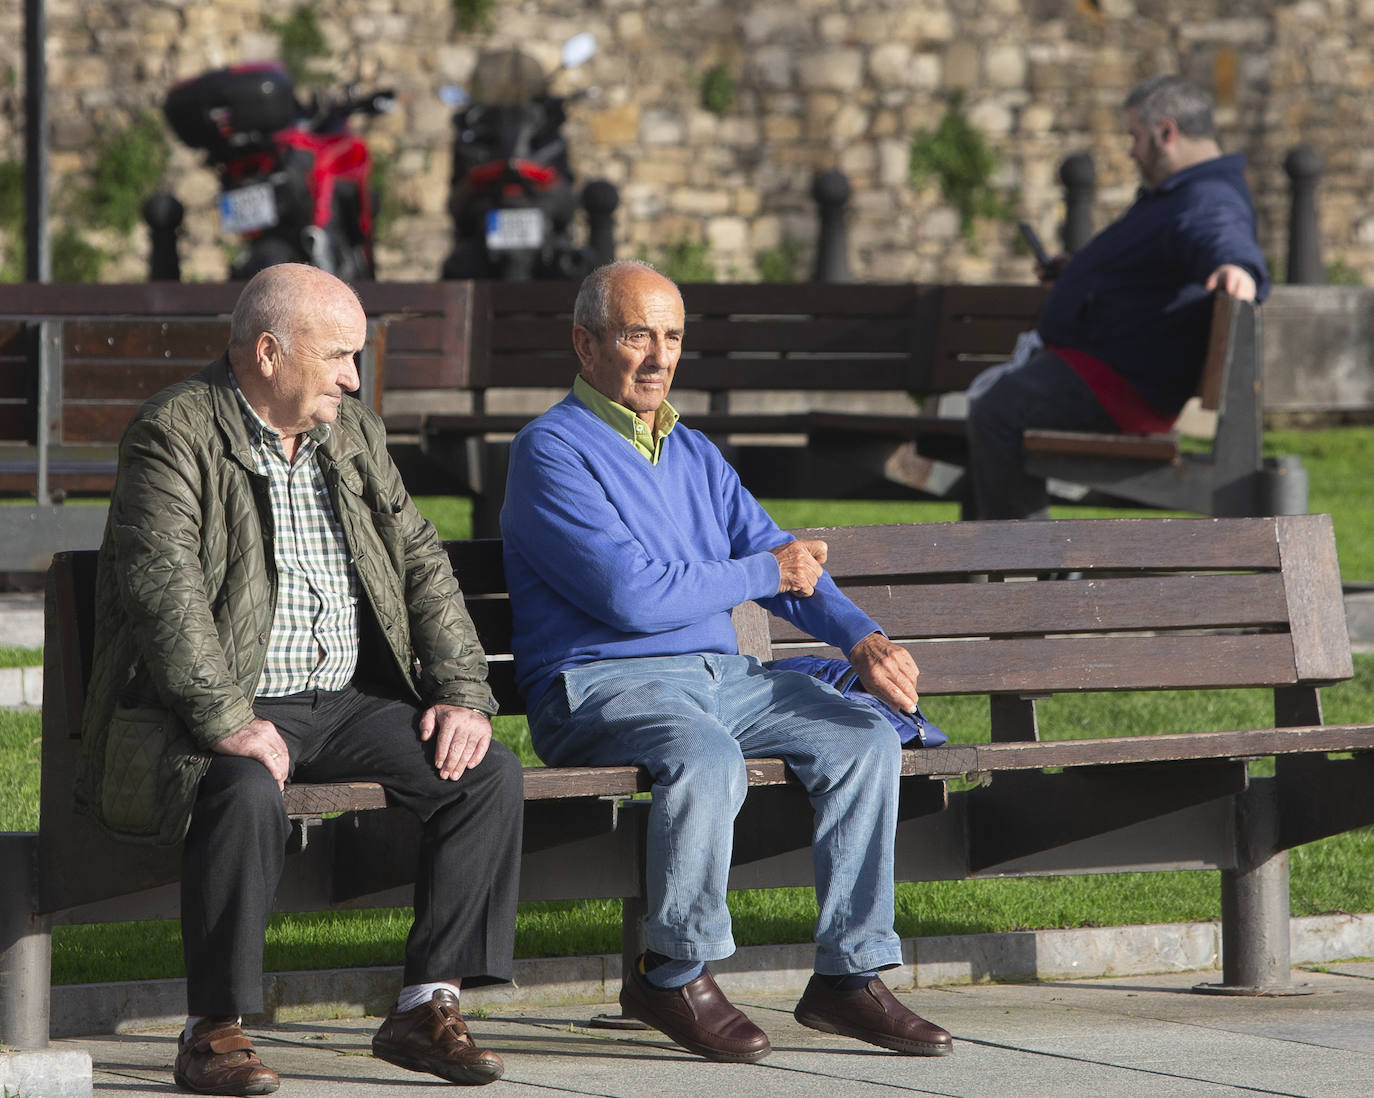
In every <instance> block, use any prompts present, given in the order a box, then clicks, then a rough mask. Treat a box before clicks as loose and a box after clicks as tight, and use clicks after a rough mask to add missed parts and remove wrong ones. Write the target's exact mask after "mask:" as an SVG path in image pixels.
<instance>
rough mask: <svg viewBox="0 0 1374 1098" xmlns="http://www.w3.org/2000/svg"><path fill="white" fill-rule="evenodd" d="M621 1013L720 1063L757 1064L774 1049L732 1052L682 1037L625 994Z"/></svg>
mask: <svg viewBox="0 0 1374 1098" xmlns="http://www.w3.org/2000/svg"><path fill="white" fill-rule="evenodd" d="M620 1013H621V1014H623V1015H625V1017H627V1018H637V1019H639V1021H641V1022H643V1023H644V1024H645V1025H646V1026H650V1027H652V1028H653V1029H656V1030H658V1031H659V1032H660V1033H662V1034H663V1035H664V1036H665V1037H668V1038H669V1039H670V1040H672V1041H674V1042H675V1043H677V1044H679V1045H681V1046H682V1047H683V1048H685V1049H686V1050H687V1051H688V1052H695V1053H696V1054H697V1055H698V1056H704V1057H706V1059H708V1060H714V1061H715V1062H716V1063H719V1064H757V1063H758V1062H759V1061H760V1060H762V1059H763V1058H764V1057H765V1056H767V1055H768V1054H769V1053H770V1052H772V1051H773V1046H772V1045H765V1046H764V1047H763V1048H761V1049H760V1050H759V1051H757V1052H730V1051H728V1050H725V1049H719V1048H712V1047H711V1046H710V1045H703V1044H702V1043H701V1042H700V1041H693V1040H690V1039H688V1038H684V1037H680V1036H678V1035H677V1034H676V1033H674V1032H673V1031H672V1030H670V1029H665V1028H664V1027H663V1026H662V1025H660V1024H659V1023H658V1022H657V1021H655V1020H654V1019H653V1018H649V1017H646V1015H647V1013H648V1012H647V1011H641V1010H636V1009H635V1003H634V1001H633V1000H630V1001H628V1002H627V1001H626V998H625V996H624V995H622V996H621V997H620Z"/></svg>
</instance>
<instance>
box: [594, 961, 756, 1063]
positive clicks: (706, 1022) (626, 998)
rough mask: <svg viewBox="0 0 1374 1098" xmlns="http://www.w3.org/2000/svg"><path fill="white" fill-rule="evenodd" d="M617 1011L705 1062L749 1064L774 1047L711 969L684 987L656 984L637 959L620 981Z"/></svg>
mask: <svg viewBox="0 0 1374 1098" xmlns="http://www.w3.org/2000/svg"><path fill="white" fill-rule="evenodd" d="M620 1009H621V1010H622V1011H623V1012H624V1013H625V1015H626V1016H627V1017H630V1018H638V1019H639V1020H640V1021H641V1022H647V1023H648V1024H649V1025H651V1026H653V1027H654V1028H655V1029H657V1030H661V1031H662V1032H663V1033H666V1034H667V1035H668V1036H669V1037H671V1038H672V1039H673V1040H674V1041H676V1042H677V1043H678V1044H680V1045H681V1046H682V1047H683V1048H685V1049H688V1050H689V1051H691V1052H695V1053H697V1054H698V1055H700V1056H705V1057H706V1058H707V1059H708V1060H721V1061H724V1062H725V1063H727V1064H752V1063H755V1062H757V1061H759V1060H762V1059H763V1058H764V1057H765V1056H767V1055H768V1054H769V1053H770V1052H772V1051H773V1046H772V1045H770V1044H769V1043H768V1035H767V1034H766V1033H764V1032H763V1030H761V1029H759V1027H758V1026H756V1025H754V1023H753V1022H751V1021H750V1020H749V1019H748V1018H746V1017H745V1016H744V1014H743V1013H742V1012H741V1011H740V1010H739V1009H738V1008H737V1007H735V1006H734V1004H733V1003H731V1002H730V1000H729V999H727V998H726V997H725V994H724V992H722V991H721V990H720V988H719V987H718V986H717V985H716V981H715V980H714V979H712V977H711V974H710V973H709V972H705V971H703V972H702V974H701V975H700V976H698V977H697V978H696V979H695V980H692V981H691V982H690V983H688V984H685V985H684V986H682V987H677V988H657V987H654V985H653V984H651V983H649V981H648V980H646V979H645V978H644V975H643V973H641V972H640V971H639V962H638V961H636V962H635V963H634V964H633V965H631V966H630V971H629V972H628V973H627V974H626V978H625V982H624V983H623V984H621V985H620Z"/></svg>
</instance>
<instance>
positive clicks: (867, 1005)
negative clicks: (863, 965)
mask: <svg viewBox="0 0 1374 1098" xmlns="http://www.w3.org/2000/svg"><path fill="white" fill-rule="evenodd" d="M792 1016H793V1017H794V1018H796V1019H797V1021H799V1022H800V1023H801V1024H802V1025H804V1026H810V1027H811V1028H812V1029H819V1030H823V1031H824V1032H826V1033H839V1034H842V1035H844V1036H845V1037H854V1038H857V1039H858V1040H860V1041H867V1042H868V1043H869V1044H870V1045H879V1046H881V1047H882V1048H890V1049H893V1050H894V1051H896V1052H909V1053H911V1054H912V1055H915V1056H944V1055H945V1054H946V1053H948V1052H953V1051H954V1039H953V1038H952V1037H950V1035H949V1033H948V1032H947V1031H946V1030H943V1029H941V1028H940V1027H939V1026H937V1025H935V1023H934V1022H927V1021H926V1020H925V1019H924V1018H922V1017H920V1016H919V1015H916V1014H913V1013H912V1012H911V1011H910V1010H908V1009H907V1008H906V1007H904V1006H903V1005H902V1004H901V1003H899V1002H898V1001H897V999H896V997H895V996H894V995H893V994H892V992H890V991H888V989H887V985H886V984H884V983H883V982H882V980H881V979H879V978H878V977H877V976H875V977H873V979H871V980H869V981H868V984H867V985H866V986H864V987H861V988H857V989H856V990H854V991H836V990H835V989H834V988H832V987H830V985H829V984H827V983H826V982H825V981H824V980H822V979H821V978H820V977H819V976H814V975H813V976H812V977H811V982H810V983H809V984H807V985H806V991H805V992H804V993H803V995H802V997H801V1002H799V1003H798V1004H797V1009H796V1010H794V1011H793V1012H792Z"/></svg>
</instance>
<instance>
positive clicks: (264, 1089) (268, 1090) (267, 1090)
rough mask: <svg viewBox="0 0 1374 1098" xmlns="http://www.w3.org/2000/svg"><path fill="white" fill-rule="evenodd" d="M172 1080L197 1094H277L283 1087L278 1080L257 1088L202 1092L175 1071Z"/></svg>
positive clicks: (258, 1085)
mask: <svg viewBox="0 0 1374 1098" xmlns="http://www.w3.org/2000/svg"><path fill="white" fill-rule="evenodd" d="M172 1078H173V1079H174V1080H175V1081H176V1085H177V1086H179V1087H181V1089H182V1090H189V1091H193V1092H194V1093H196V1094H230V1095H238V1094H243V1095H252V1094H273V1093H275V1092H276V1090H277V1088H278V1087H279V1086H281V1080H280V1079H278V1080H277V1081H276V1082H274V1083H258V1084H256V1085H255V1086H251V1087H244V1089H243V1090H225V1089H223V1088H216V1089H214V1090H202V1089H201V1088H200V1087H198V1086H196V1085H195V1084H194V1083H192V1082H191V1081H190V1080H189V1079H187V1078H186V1076H184V1075H182V1074H181V1073H180V1072H177V1071H173V1072H172Z"/></svg>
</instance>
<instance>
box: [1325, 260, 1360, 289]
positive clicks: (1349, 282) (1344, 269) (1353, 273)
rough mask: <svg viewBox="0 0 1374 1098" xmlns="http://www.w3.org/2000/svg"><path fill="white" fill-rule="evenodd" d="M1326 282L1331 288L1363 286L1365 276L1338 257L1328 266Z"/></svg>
mask: <svg viewBox="0 0 1374 1098" xmlns="http://www.w3.org/2000/svg"><path fill="white" fill-rule="evenodd" d="M1326 281H1327V285H1330V286H1363V285H1364V276H1363V275H1361V274H1360V272H1359V271H1357V270H1356V269H1355V268H1354V267H1352V266H1350V264H1348V263H1347V262H1346V261H1345V260H1344V259H1342V258H1339V257H1338V258H1336V259H1333V260H1332V261H1331V262H1330V263H1328V264H1327V265H1326Z"/></svg>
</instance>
